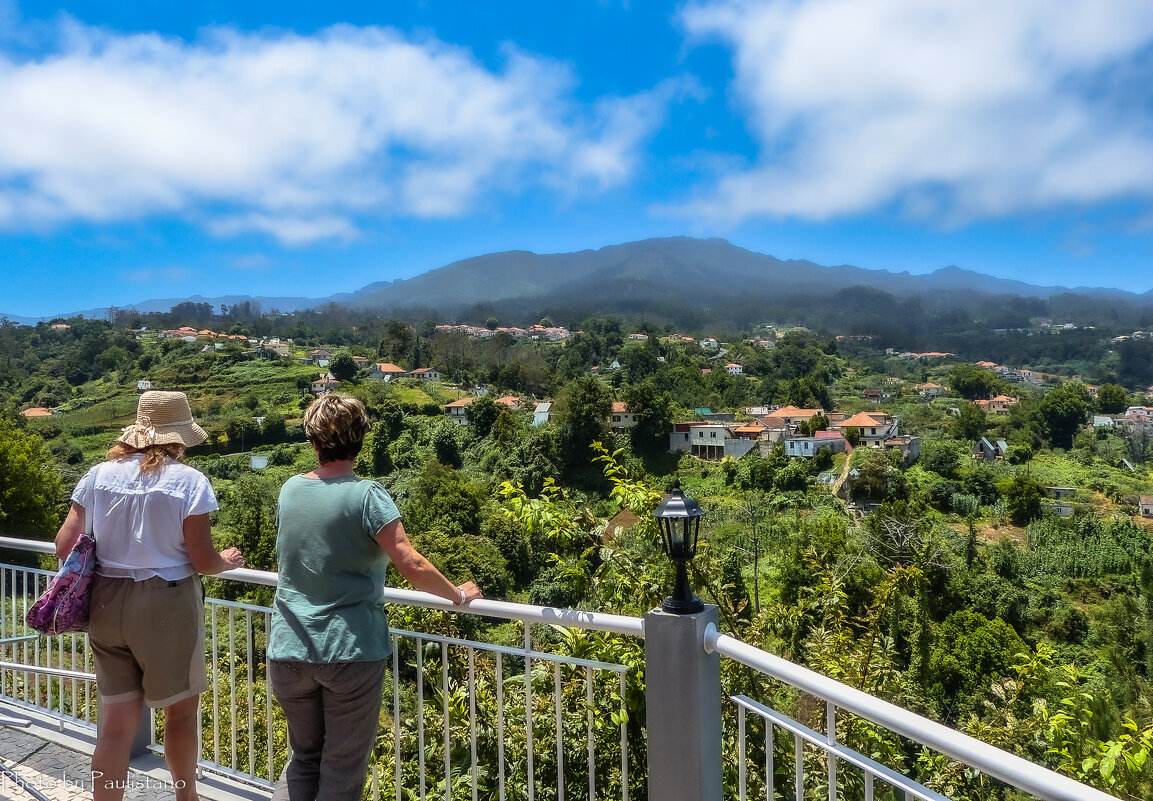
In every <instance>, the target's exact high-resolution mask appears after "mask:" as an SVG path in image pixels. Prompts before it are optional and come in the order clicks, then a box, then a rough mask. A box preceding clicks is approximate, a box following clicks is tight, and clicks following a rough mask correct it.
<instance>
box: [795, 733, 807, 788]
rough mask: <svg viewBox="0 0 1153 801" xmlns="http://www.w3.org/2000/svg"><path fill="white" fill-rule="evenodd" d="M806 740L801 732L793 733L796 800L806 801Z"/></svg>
mask: <svg viewBox="0 0 1153 801" xmlns="http://www.w3.org/2000/svg"><path fill="white" fill-rule="evenodd" d="M803 748H804V741H803V740H801V736H800V735H799V734H794V735H793V760H794V763H793V781H795V782H796V788H795V790H796V801H805V755H804V752H803V750H802V749H803Z"/></svg>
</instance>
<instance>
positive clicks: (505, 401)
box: [496, 395, 521, 410]
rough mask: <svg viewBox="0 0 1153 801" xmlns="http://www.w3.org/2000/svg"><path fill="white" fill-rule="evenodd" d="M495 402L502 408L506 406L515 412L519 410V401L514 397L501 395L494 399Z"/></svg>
mask: <svg viewBox="0 0 1153 801" xmlns="http://www.w3.org/2000/svg"><path fill="white" fill-rule="evenodd" d="M496 402H497V403H499V404H501V405H502V406H507V407H508V408H509V409H514V410H515V409H519V408H520V404H521V399H520V398H518V397H517V396H516V395H502V396H501V397H499V398H497V399H496Z"/></svg>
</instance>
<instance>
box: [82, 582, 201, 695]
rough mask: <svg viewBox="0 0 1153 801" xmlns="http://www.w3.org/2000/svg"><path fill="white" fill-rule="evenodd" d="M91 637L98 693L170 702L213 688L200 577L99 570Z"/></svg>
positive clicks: (94, 587)
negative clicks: (135, 576)
mask: <svg viewBox="0 0 1153 801" xmlns="http://www.w3.org/2000/svg"><path fill="white" fill-rule="evenodd" d="M88 640H89V643H90V644H91V647H92V657H93V660H94V661H95V663H96V688H97V690H98V691H99V693H100V700H101V701H103V702H104V703H106V704H118V703H122V702H124V701H131V700H132V699H134V698H140V697H141V696H143V697H144V702H145V703H146V704H148V706H151V707H166V706H171V705H172V704H174V703H176V702H177V701H183V700H184V699H185V698H189V697H191V696H194V695H200V694H201V693H202V692H204V691H205V690H207V689H208V676H207V674H206V671H205V663H204V595H203V591H202V589H201V584H200V577H199V576H189V577H188V578H185V579H181V580H180V581H167V580H166V579H162V578H158V577H154V578H150V579H146V580H145V581H133V580H132V579H128V578H109V577H107V576H99V575H98V576H96V577H95V579H94V581H93V583H92V614H91V620H90V622H89V627H88Z"/></svg>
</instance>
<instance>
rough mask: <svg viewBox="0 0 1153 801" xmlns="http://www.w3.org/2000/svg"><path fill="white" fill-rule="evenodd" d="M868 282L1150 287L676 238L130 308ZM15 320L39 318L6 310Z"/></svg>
mask: <svg viewBox="0 0 1153 801" xmlns="http://www.w3.org/2000/svg"><path fill="white" fill-rule="evenodd" d="M857 286H861V287H868V288H871V289H874V290H880V291H883V292H888V293H891V294H894V295H900V296H914V295H916V296H923V297H926V298H929V299H933V301H934V305H937V304H942V305H947V303H948V302H949V300H950V298H956V297H957V296H958V295H961V296H965V295H1017V296H1021V297H1033V298H1043V299H1044V298H1051V297H1054V296H1057V295H1064V294H1076V295H1083V296H1087V297H1093V298H1097V299H1108V300H1115V301H1121V302H1131V303H1138V304H1145V303H1150V302H1153V289H1151V290H1150V291H1148V292H1145V293H1143V294H1136V293H1133V292H1127V291H1123V290H1119V289H1111V288H1106V287H1075V288H1069V287H1061V286H1039V285H1033V284H1027V283H1024V282H1021V281H1013V280H1007V279H1001V278H995V277H992V276H988V275H982V274H980V273H977V272H973V271H970V270H964V269H961V268H958V267H945V268H942V269H940V270H937V271H935V272H933V273H930V274H927V275H912V274H910V273H908V272H889V271H887V270H869V269H863V268H860V267H853V266H850V265H837V266H829V267H827V266H822V265H819V264H815V263H813V262H811V261H806V260H787V261H783V260H781V259H778V258H775V257H773V256H769V255H765V254H761V253H755V252H752V251H749V250H746V249H744V248H741V247H738V246H736V245H733V244H731V243H729V242H727V241H725V240H723V239H695V238H691V237H670V238H664V239H647V240H643V241H639V242H628V243H625V244H621V245H612V246H608V247H604V248H601V249H599V250H582V251H578V252H574V253H558V254H543V255H542V254H536V253H531V252H528V251H505V252H501V253H490V254H486V255H483V256H476V257H473V258H469V259H464V260H462V261H457V262H453V263H452V264H448V265H445V266H443V267H440V268H437V269H433V270H429V271H428V272H426V273H423V274H421V275H418V276H416V277H415V278H411V279H408V280H401V281H394V282H391V283H390V282H376V283H373V284H370V285H368V286H366V287H364V288H362V289H360V290H358V291H356V292H350V293H340V294H336V295H330V296H327V297H322V298H311V299H310V298H304V297H273V296H268V297H266V296H256V297H250V296H241V295H227V296H220V297H212V298H205V297H202V296H199V295H194V296H192V297H187V298H164V299H152V300H144V301H141V302H138V303H132V304H126V305H125V306H124V308H132V309H136V310H138V311H141V312H150V311H168V310H169V309H170V308H171V307H172V306H175V305H176V304H178V303H181V302H184V301H191V302H193V303H209V304H210V305H212V306H213V307H217V306H219V305H221V304H227V305H234V304H237V303H243V302H245V301H252V302H254V303H259V304H260V308H261V309H262V310H264V311H270V310H272V309H278V310H280V311H285V312H287V311H295V310H300V309H307V308H313V307H316V306H321V305H324V304H328V303H336V304H338V305H343V306H348V307H350V308H361V309H375V310H380V311H382V312H383V311H389V310H402V309H418V308H419V309H436V310H438V311H439V312H441V313H442V314H446V315H454V314H458V313H460V312H461V311H463V310H465V309H468V308H472V307H479V306H485V305H493V304H497V305H501V306H507V305H508V304H509V303H510V302H514V301H515V302H516V303H517V305H519V306H523V307H532V308H538V307H539V308H545V307H549V306H557V305H562V306H566V305H567V306H572V305H574V304H576V305H580V306H586V307H588V306H596V305H597V304H605V305H606V306H607V307H608V308H606V311H613V310H617V309H619V308H621V307H622V306H623V307H625V308H630V307H631V308H635V307H636V304H641V305H642V306H643V305H645V304H653V303H676V302H683V303H697V304H702V303H704V304H715V303H717V302H721V301H724V300H725V299H728V298H740V299H742V300H743V301H748V300H749V299H756V298H765V299H773V300H780V299H781V298H782V297H787V296H793V295H806V296H810V297H814V296H815V297H820V296H826V295H832V294H835V293H837V292H839V291H841V290H844V289H847V288H850V287H857ZM106 312H107V309H88V310H85V311H82V312H72V313H65V312H61V313H60V314H58V315H53V316H59V317H67V316H74V315H76V314H83V315H84V316H85V317H100V316H104V315H105V314H106ZM7 316H8V317H9V319H11V320H12V321H14V322H21V323H34V322H36V321H37V320H38V319H45V318H28V317H21V316H18V315H11V314H9V315H7Z"/></svg>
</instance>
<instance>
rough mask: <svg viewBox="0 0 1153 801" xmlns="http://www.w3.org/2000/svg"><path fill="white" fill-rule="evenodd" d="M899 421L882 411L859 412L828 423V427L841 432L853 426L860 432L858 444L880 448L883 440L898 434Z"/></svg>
mask: <svg viewBox="0 0 1153 801" xmlns="http://www.w3.org/2000/svg"><path fill="white" fill-rule="evenodd" d="M899 423H900V421H899V420H898V419H897V418H896V417H890V416H889V415H887V414H885V413H884V412H861V413H859V414H855V415H853V416H852V417H849V418H847V419H845V420H840V421H838V422H836V423H830V427H831V428H832V429H834V430H835V431H839V432H840V433H842V434H844V433H845V432H846V431H848V430H849V429H850V428H855V429H857V430H858V431H860V432H861V438H860V441H859V443H858V444H859V445H860V446H863V447H866V448H880V447H882V446H883V445H884V442H885V440H887V439H892V438H893V437H896V436H898V435H899V434H900V431H898V430H897V429H898V425H899Z"/></svg>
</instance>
